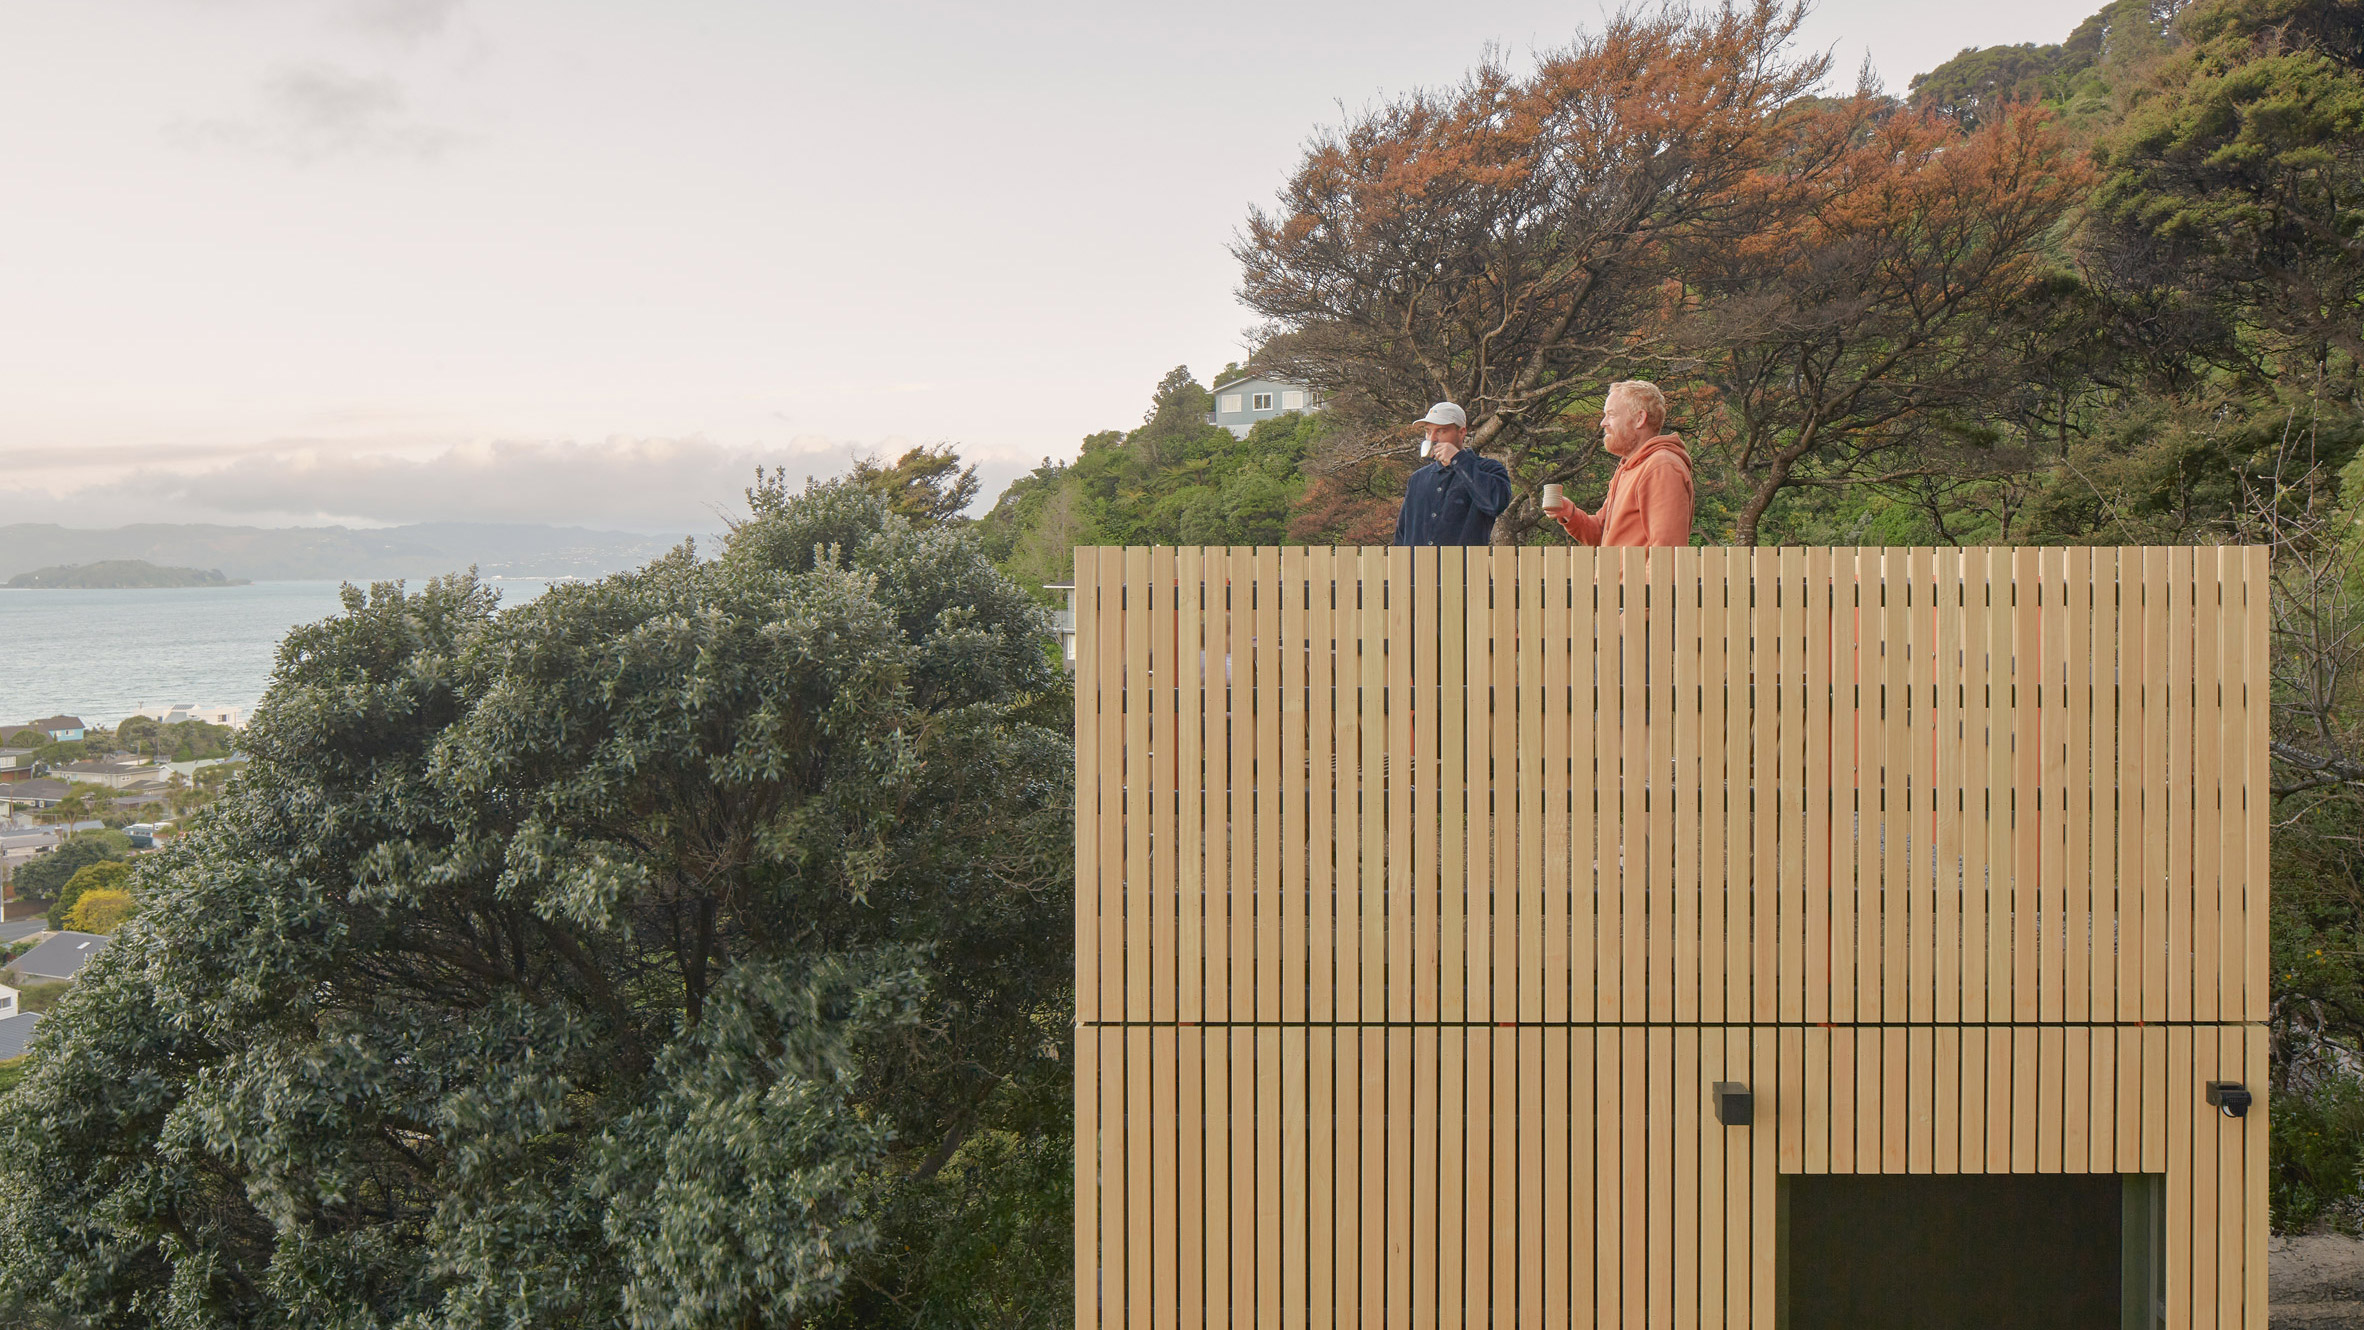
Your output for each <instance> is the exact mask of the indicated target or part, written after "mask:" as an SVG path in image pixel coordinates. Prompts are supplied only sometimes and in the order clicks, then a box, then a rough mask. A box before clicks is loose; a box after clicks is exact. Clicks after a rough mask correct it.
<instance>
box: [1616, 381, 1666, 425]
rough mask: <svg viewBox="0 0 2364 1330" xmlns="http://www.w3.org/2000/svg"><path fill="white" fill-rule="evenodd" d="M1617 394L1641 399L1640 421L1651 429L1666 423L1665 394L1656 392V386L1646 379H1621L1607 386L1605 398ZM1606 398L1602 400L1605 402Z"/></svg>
mask: <svg viewBox="0 0 2364 1330" xmlns="http://www.w3.org/2000/svg"><path fill="white" fill-rule="evenodd" d="M1619 393H1632V394H1633V395H1634V396H1635V397H1638V398H1640V399H1641V402H1642V419H1644V420H1646V421H1648V422H1649V423H1650V428H1651V429H1656V428H1658V427H1659V426H1660V425H1663V424H1665V423H1666V394H1665V393H1662V392H1660V391H1659V390H1658V385H1657V384H1655V383H1652V382H1650V381H1649V380H1648V379H1621V380H1619V381H1618V382H1616V383H1612V384H1610V385H1609V391H1608V394H1607V397H1615V396H1616V395H1617V394H1619ZM1607 397H1604V398H1603V399H1602V400H1604V401H1606V400H1607Z"/></svg>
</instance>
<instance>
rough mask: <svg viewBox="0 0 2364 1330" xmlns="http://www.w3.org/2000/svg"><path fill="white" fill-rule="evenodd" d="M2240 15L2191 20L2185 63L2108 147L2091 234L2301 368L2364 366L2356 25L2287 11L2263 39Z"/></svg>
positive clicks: (2322, 13) (2206, 13)
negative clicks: (2197, 294) (2187, 286)
mask: <svg viewBox="0 0 2364 1330" xmlns="http://www.w3.org/2000/svg"><path fill="white" fill-rule="evenodd" d="M2249 8H2253V7H2251V6H2243V5H2238V4H2218V5H2213V6H2208V7H2205V8H2202V9H2199V10H2197V11H2196V12H2194V13H2193V14H2192V15H2191V16H2190V17H2189V20H2188V22H2187V23H2186V25H2185V26H2186V28H2187V30H2188V31H2189V33H2190V35H2191V36H2192V37H2193V38H2194V39H2195V40H2194V44H2193V46H2192V48H2191V49H2190V50H2189V51H2188V52H2185V53H2183V54H2182V55H2180V56H2179V57H2177V58H2175V59H2173V60H2171V61H2169V62H2167V63H2166V64H2165V66H2164V67H2163V68H2162V70H2161V74H2160V79H2159V83H2160V87H2159V93H2160V95H2158V96H2156V97H2153V98H2151V99H2150V100H2148V101H2147V102H2145V103H2144V104H2143V105H2142V106H2141V107H2140V108H2139V109H2138V110H2137V111H2136V112H2135V113H2134V114H2133V115H2131V116H2130V117H2129V118H2128V120H2127V122H2126V124H2125V125H2124V127H2123V128H2122V129H2121V130H2120V131H2119V132H2118V133H2117V134H2116V135H2114V136H2113V138H2112V140H2111V142H2110V143H2109V144H2108V146H2107V149H2106V153H2105V161H2106V163H2107V166H2108V168H2109V174H2108V177H2107V179H2106V180H2105V182H2104V184H2103V187H2102V189H2101V192H2100V196H2099V198H2098V199H2097V201H2096V205H2097V206H2096V210H2097V213H2098V216H2099V220H2100V224H2101V225H2102V226H2103V227H2105V228H2107V229H2108V230H2110V231H2114V232H2117V233H2119V234H2121V235H2128V236H2133V237H2138V238H2139V239H2140V240H2141V241H2142V242H2143V243H2145V244H2146V245H2148V246H2150V247H2152V248H2154V249H2156V250H2158V251H2160V253H2161V257H2162V258H2163V259H2164V260H2165V261H2166V262H2167V263H2168V264H2169V265H2172V267H2173V268H2174V269H2175V270H2177V271H2179V272H2182V273H2185V274H2188V278H2187V280H2190V281H2191V282H2192V283H2193V284H2194V285H2196V286H2198V287H2200V288H2201V289H2202V290H2204V291H2207V292H2208V293H2209V294H2210V295H2211V296H2212V297H2213V298H2214V299H2216V300H2218V301H2222V302H2228V303H2230V304H2232V305H2234V306H2236V307H2237V309H2238V316H2239V318H2240V319H2241V321H2242V322H2244V323H2247V324H2249V325H2251V326H2253V327H2255V328H2256V329H2257V330H2258V331H2259V332H2261V333H2263V334H2265V335H2267V336H2269V337H2271V338H2272V339H2273V340H2274V341H2275V342H2277V343H2279V344H2280V347H2281V348H2283V349H2287V350H2290V351H2294V352H2296V354H2297V355H2298V356H2299V357H2300V358H2302V359H2303V358H2305V357H2307V356H2308V355H2310V354H2312V353H2316V352H2317V351H2318V350H2321V351H2334V352H2337V353H2339V354H2340V355H2342V356H2344V357H2345V358H2346V359H2347V360H2348V361H2349V362H2350V364H2351V365H2352V364H2354V363H2357V362H2364V231H2360V230H2359V229H2358V227H2357V224H2356V217H2357V214H2358V210H2359V208H2364V51H2358V50H2356V49H2355V47H2356V46H2357V45H2364V36H2359V35H2355V34H2364V23H2359V22H2358V21H2357V20H2356V19H2355V17H2354V12H2355V6H2354V5H2352V4H2348V5H2340V4H2336V3H2320V2H2318V3H2314V4H2289V3H2283V4H2280V5H2277V6H2275V9H2276V11H2277V17H2278V18H2279V22H2278V23H2277V24H2276V25H2274V26H2269V27H2265V28H2263V29H2260V28H2257V27H2254V26H2252V24H2253V23H2254V21H2255V18H2256V16H2255V15H2254V14H2250V13H2247V12H2245V11H2246V10H2248V9H2249ZM2333 11H2344V13H2345V14H2346V16H2347V18H2346V25H2345V26H2344V27H2343V26H2342V25H2340V24H2338V23H2335V22H2332V21H2330V19H2331V17H2332V12H2333ZM2244 20H2248V21H2244Z"/></svg>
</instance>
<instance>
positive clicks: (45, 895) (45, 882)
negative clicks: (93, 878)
mask: <svg viewBox="0 0 2364 1330" xmlns="http://www.w3.org/2000/svg"><path fill="white" fill-rule="evenodd" d="M130 857H131V837H129V836H126V835H124V834H123V833H122V832H120V831H86V832H83V833H82V834H81V835H78V836H76V837H74V838H73V839H71V840H69V841H67V842H66V843H65V844H63V845H60V846H58V847H57V848H56V849H54V850H51V851H50V852H49V853H47V854H45V855H42V856H40V857H39V858H37V859H35V860H33V862H31V863H29V864H25V865H23V866H21V867H19V868H18V869H17V870H16V871H15V872H14V873H12V874H10V875H9V881H10V882H11V883H12V884H13V885H14V886H15V887H16V894H17V896H18V898H19V899H22V900H32V901H46V900H56V899H57V897H58V893H59V892H60V891H63V890H64V889H65V885H66V882H67V881H68V880H69V879H70V878H72V877H73V876H74V875H75V874H76V873H79V872H81V871H82V870H83V869H85V868H88V867H89V866H90V865H92V864H95V863H101V862H106V861H109V860H123V859H129V858H130Z"/></svg>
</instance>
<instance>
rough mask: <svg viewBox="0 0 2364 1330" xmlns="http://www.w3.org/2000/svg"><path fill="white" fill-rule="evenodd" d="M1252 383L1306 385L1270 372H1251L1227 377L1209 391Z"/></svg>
mask: <svg viewBox="0 0 2364 1330" xmlns="http://www.w3.org/2000/svg"><path fill="white" fill-rule="evenodd" d="M1250 383H1269V384H1271V385H1272V386H1273V387H1275V388H1303V387H1304V386H1305V385H1304V384H1302V383H1299V382H1297V381H1296V380H1295V379H1276V378H1274V377H1272V376H1271V375H1269V374H1252V373H1251V374H1242V375H1239V376H1238V377H1236V378H1230V379H1225V380H1223V381H1222V382H1221V383H1218V384H1216V385H1215V386H1214V387H1212V388H1209V389H1208V390H1207V391H1208V392H1216V393H1219V392H1222V391H1223V390H1224V389H1226V388H1237V387H1240V386H1242V385H1243V384H1250Z"/></svg>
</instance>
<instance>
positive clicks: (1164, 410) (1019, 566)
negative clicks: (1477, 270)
mask: <svg viewBox="0 0 2364 1330" xmlns="http://www.w3.org/2000/svg"><path fill="white" fill-rule="evenodd" d="M1214 409H1215V399H1214V396H1213V394H1211V393H1209V392H1208V391H1207V390H1206V389H1204V388H1202V387H1200V386H1199V385H1198V382H1197V380H1195V379H1193V378H1192V377H1191V376H1190V370H1189V369H1188V368H1187V367H1183V366H1177V367H1176V368H1175V369H1173V370H1172V371H1171V372H1169V373H1168V374H1167V375H1166V376H1165V378H1164V379H1163V380H1161V381H1160V382H1159V383H1158V385H1157V388H1156V391H1155V392H1153V393H1152V394H1151V397H1150V406H1149V410H1148V412H1147V414H1146V415H1145V416H1144V417H1143V419H1142V423H1141V425H1140V427H1139V428H1137V429H1134V430H1131V431H1128V432H1121V433H1120V432H1118V431H1116V430H1108V431H1104V432H1102V433H1099V434H1093V435H1090V436H1089V437H1087V438H1085V439H1084V441H1083V449H1082V451H1081V453H1080V454H1079V455H1078V456H1077V458H1076V460H1075V461H1074V462H1073V463H1072V464H1069V465H1065V466H1061V465H1058V464H1056V463H1053V462H1051V461H1049V460H1047V459H1046V460H1045V461H1044V463H1043V465H1042V466H1041V467H1039V468H1037V469H1036V470H1035V471H1034V472H1032V473H1031V474H1029V475H1027V476H1024V477H1021V478H1020V479H1019V480H1018V481H1017V482H1016V483H1015V484H1013V485H1012V486H1011V487H1010V488H1009V489H1008V490H1006V491H1004V492H1003V494H1002V496H1001V498H1000V500H999V501H998V502H996V503H995V505H994V508H993V511H992V512H990V513H988V514H986V516H985V517H984V518H983V519H982V520H981V522H980V527H981V532H980V534H981V535H982V537H983V539H984V540H985V542H986V548H987V549H988V550H990V551H992V552H993V554H994V557H995V559H996V560H997V561H998V562H999V563H1000V564H1001V566H1002V567H1003V568H1004V570H1006V571H1007V572H1009V573H1010V575H1011V576H1012V577H1014V578H1016V579H1017V580H1018V581H1020V582H1021V583H1023V584H1025V585H1028V586H1032V587H1040V586H1042V585H1043V584H1045V583H1050V582H1064V581H1066V580H1068V578H1069V576H1070V575H1071V574H1072V573H1073V572H1074V549H1075V547H1076V546H1077V545H1280V544H1288V543H1295V538H1294V537H1292V536H1291V534H1290V522H1291V518H1292V514H1293V513H1294V511H1295V510H1296V508H1297V505H1298V500H1299V497H1300V495H1301V494H1302V493H1303V492H1304V489H1305V475H1304V471H1303V464H1304V462H1305V459H1306V457H1307V456H1308V455H1310V453H1311V452H1312V450H1313V446H1314V443H1315V441H1316V440H1317V439H1318V438H1319V437H1320V433H1321V428H1322V425H1321V418H1320V417H1319V416H1313V415H1305V414H1301V413H1298V412H1290V413H1289V414H1287V415H1282V416H1276V417H1273V418H1272V419H1269V420H1264V421H1260V422H1258V423H1257V424H1256V426H1255V427H1254V428H1252V429H1251V430H1249V432H1248V434H1247V436H1246V437H1245V438H1240V437H1236V436H1234V435H1233V434H1232V432H1231V431H1230V430H1229V429H1226V428H1224V427H1223V426H1221V425H1214V424H1209V423H1208V419H1207V418H1208V416H1209V415H1210V414H1211V413H1212V412H1213V411H1214Z"/></svg>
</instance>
